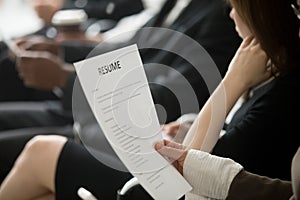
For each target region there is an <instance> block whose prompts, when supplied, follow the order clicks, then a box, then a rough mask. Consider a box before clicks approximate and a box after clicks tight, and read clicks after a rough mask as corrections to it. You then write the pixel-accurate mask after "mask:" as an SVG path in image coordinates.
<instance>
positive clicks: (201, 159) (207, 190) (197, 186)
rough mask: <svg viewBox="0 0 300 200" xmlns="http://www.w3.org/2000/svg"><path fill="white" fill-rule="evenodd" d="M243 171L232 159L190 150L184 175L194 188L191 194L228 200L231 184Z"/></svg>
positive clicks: (185, 163)
mask: <svg viewBox="0 0 300 200" xmlns="http://www.w3.org/2000/svg"><path fill="white" fill-rule="evenodd" d="M242 169H243V167H242V166H241V165H240V164H238V163H236V162H234V161H233V160H231V159H228V158H221V157H217V156H213V155H211V154H209V153H206V152H202V151H196V150H190V151H189V153H188V155H187V157H186V159H185V162H184V168H183V175H184V177H185V178H186V180H187V181H188V182H189V183H190V184H191V186H192V187H193V190H192V191H191V193H193V194H195V195H198V196H203V197H207V198H208V199H226V197H227V195H228V191H229V188H230V185H231V182H232V181H233V179H234V177H235V176H236V175H237V174H238V173H239V172H240V171H241V170H242Z"/></svg>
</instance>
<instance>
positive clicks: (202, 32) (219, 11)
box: [64, 0, 240, 122]
mask: <svg viewBox="0 0 300 200" xmlns="http://www.w3.org/2000/svg"><path fill="white" fill-rule="evenodd" d="M156 18H157V16H155V17H154V18H153V19H152V20H150V21H149V22H148V23H147V25H146V26H145V27H151V26H153V25H154V24H156V23H155V21H156V20H157V19H156ZM169 28H170V29H171V30H176V31H179V32H181V33H183V34H186V35H187V36H189V37H191V38H192V39H194V40H195V41H196V43H199V44H201V45H202V46H203V47H204V48H205V49H206V51H207V52H208V53H209V55H210V56H211V57H212V59H213V61H214V62H215V63H216V65H217V67H218V70H219V72H220V73H221V76H222V75H224V74H225V72H226V70H227V66H228V64H229V61H230V60H231V58H232V56H233V54H234V52H235V51H236V49H237V47H238V45H239V43H240V39H239V38H238V36H237V34H236V33H235V30H234V25H233V22H232V20H230V19H229V16H228V7H227V6H226V4H225V2H224V1H222V0H193V1H192V2H191V3H190V5H189V6H188V7H187V8H186V9H185V10H184V11H183V12H182V13H181V15H180V16H179V18H178V19H177V20H176V21H175V22H174V23H173V24H172V25H171V26H170V27H169ZM135 43H136V44H137V45H138V46H139V47H144V46H151V45H152V46H157V45H158V44H164V45H163V46H165V47H171V48H170V49H171V50H172V48H173V47H174V48H178V46H176V45H178V44H179V38H176V36H174V35H173V36H169V35H168V33H162V32H159V33H157V32H156V31H143V30H141V31H138V32H137V34H136V35H135V36H134V37H133V39H132V40H130V41H129V42H126V43H123V44H117V45H111V44H109V43H108V44H105V43H103V44H100V46H101V48H100V47H99V48H96V49H94V50H93V53H92V55H90V56H89V57H91V56H93V55H98V54H100V53H104V52H107V51H111V50H114V49H117V48H121V47H124V46H127V45H130V44H135ZM145 43H146V44H145ZM72 45H74V44H72ZM94 47H95V46H93V47H90V46H80V48H78V49H76V48H74V46H72V47H71V48H69V47H68V44H65V50H66V52H68V53H67V54H68V55H73V56H74V55H77V56H76V57H77V58H80V59H84V58H85V57H86V56H87V54H88V53H89V52H90V51H91V48H94ZM180 48H181V49H182V52H183V53H184V54H185V55H187V56H191V55H192V56H193V58H194V59H195V60H197V62H198V65H199V66H198V67H199V68H205V67H207V66H206V65H213V64H212V63H213V62H210V63H209V62H208V61H206V60H207V58H206V55H204V53H203V52H202V54H200V53H199V54H196V55H193V53H194V52H196V51H193V50H194V49H193V47H191V45H188V44H182V46H180ZM140 52H141V56H142V59H143V62H144V64H149V63H159V64H164V65H167V66H169V67H170V68H171V69H170V70H168V71H163V72H160V71H158V70H159V67H158V65H156V67H153V65H152V66H148V67H147V66H145V71H146V74H147V77H148V81H149V82H151V83H153V84H151V85H150V88H151V92H152V95H153V99H154V101H155V103H157V104H160V105H162V106H163V107H164V108H165V109H166V111H167V113H168V116H167V120H166V121H167V122H169V121H172V120H175V119H176V118H177V117H179V116H180V115H181V114H185V113H189V112H198V111H199V109H200V108H201V107H202V106H203V105H204V103H205V102H206V100H207V99H208V97H209V92H208V88H207V86H206V83H205V82H204V80H203V77H202V76H201V75H200V74H199V73H198V72H197V71H196V70H195V67H194V66H192V65H191V64H190V63H189V62H187V61H186V60H185V59H184V58H182V57H180V56H178V55H175V54H174V53H170V51H169V52H166V51H164V50H159V49H149V48H148V49H143V50H141V51H140ZM66 60H68V61H69V62H73V61H74V59H68V58H66ZM76 60H78V59H76ZM204 63H206V64H204ZM174 71H177V72H179V73H180V74H181V75H183V76H184V77H185V78H186V80H188V82H189V84H190V85H191V87H192V88H193V90H194V91H195V93H196V96H195V98H190V97H189V95H186V93H187V92H186V91H188V90H187V89H185V88H186V86H185V84H184V82H181V79H180V78H179V76H178V75H174ZM221 76H220V77H221ZM75 77H76V76H74V75H73V78H75ZM210 78H211V80H214V78H215V77H210ZM69 83H70V84H69V85H67V87H66V88H65V90H66V91H67V90H71V88H73V82H72V81H69ZM217 84H218V81H217V79H216V81H215V84H214V85H213V86H212V87H213V88H215V87H216V86H217ZM167 87H169V88H171V89H172V88H176V90H178V91H179V92H178V93H179V98H178V96H177V98H176V97H175V95H174V94H173V92H174V91H172V90H170V89H167ZM67 93H68V94H71V93H70V92H67ZM70 97H71V96H67V95H66V96H65V99H64V104H65V105H66V107H67V106H68V105H71V104H70V102H71V99H70ZM180 98H181V99H183V102H184V103H183V104H184V106H185V107H186V109H183V110H180V103H179V102H178V100H177V99H180ZM195 99H196V100H198V102H196V104H199V106H197V105H195V104H193V103H192V101H193V100H195ZM189 104H190V106H189ZM181 106H182V104H181ZM181 109H182V107H181ZM162 118H163V117H162ZM163 122H165V121H163Z"/></svg>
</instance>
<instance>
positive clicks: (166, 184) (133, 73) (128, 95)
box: [74, 45, 192, 200]
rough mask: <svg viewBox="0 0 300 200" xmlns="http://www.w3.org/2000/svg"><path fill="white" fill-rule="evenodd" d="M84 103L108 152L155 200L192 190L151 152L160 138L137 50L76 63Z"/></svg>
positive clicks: (112, 53)
mask: <svg viewBox="0 0 300 200" xmlns="http://www.w3.org/2000/svg"><path fill="white" fill-rule="evenodd" d="M74 66H75V68H76V72H77V75H78V78H79V81H80V83H81V86H82V89H83V91H84V93H85V95H86V97H87V100H88V103H89V105H90V107H91V109H92V111H93V113H94V115H95V117H96V119H97V121H98V123H99V125H100V127H101V128H102V130H103V132H104V134H105V136H106V138H107V139H108V141H109V143H110V144H111V146H112V148H113V149H114V151H115V152H116V154H117V155H118V156H119V158H120V159H121V161H122V162H123V163H124V164H125V166H126V167H127V168H128V170H129V171H130V172H131V173H132V175H133V176H135V177H136V178H137V179H138V180H139V183H140V184H141V185H142V186H143V187H144V189H145V190H146V191H147V192H148V193H149V194H150V195H151V196H152V197H153V198H154V199H164V200H169V199H170V200H174V199H179V198H181V197H182V196H183V195H184V194H186V193H187V192H189V191H190V190H191V189H192V188H191V186H190V185H189V184H188V183H187V181H186V180H185V179H184V178H183V177H182V176H181V174H180V173H179V172H178V171H177V170H176V169H175V168H174V167H173V166H172V165H171V164H170V163H169V162H168V161H167V160H166V159H165V158H163V157H162V156H161V155H160V154H159V153H158V152H156V151H155V149H154V143H155V142H157V141H162V133H161V130H160V124H159V122H158V118H157V114H156V111H155V107H154V103H153V99H152V96H151V93H150V89H149V85H148V81H147V78H146V74H145V71H144V68H143V63H142V60H141V57H140V55H139V52H138V48H137V45H132V46H128V47H125V48H122V49H119V50H116V51H113V52H109V53H106V54H103V55H99V56H96V57H93V58H89V59H87V60H84V61H81V62H78V63H75V64H74Z"/></svg>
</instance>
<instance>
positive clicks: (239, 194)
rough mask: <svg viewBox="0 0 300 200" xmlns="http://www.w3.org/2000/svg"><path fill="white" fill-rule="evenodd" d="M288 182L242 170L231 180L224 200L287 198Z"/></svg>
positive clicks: (288, 197) (283, 199)
mask: <svg viewBox="0 0 300 200" xmlns="http://www.w3.org/2000/svg"><path fill="white" fill-rule="evenodd" d="M292 195H293V194H292V186H291V183H290V182H287V181H281V180H279V179H270V178H267V177H262V176H258V175H254V174H251V173H249V172H247V171H245V170H242V171H241V172H240V173H239V174H238V175H237V176H236V177H235V178H234V179H233V181H232V183H231V186H230V189H229V193H228V196H227V198H226V200H238V199H243V200H252V199H255V200H265V199H272V200H289V199H290V197H291V196H292Z"/></svg>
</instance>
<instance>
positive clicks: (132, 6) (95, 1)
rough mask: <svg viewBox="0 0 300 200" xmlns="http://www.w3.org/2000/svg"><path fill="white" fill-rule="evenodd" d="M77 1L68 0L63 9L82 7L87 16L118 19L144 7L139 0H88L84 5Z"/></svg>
mask: <svg viewBox="0 0 300 200" xmlns="http://www.w3.org/2000/svg"><path fill="white" fill-rule="evenodd" d="M76 2H77V1H74V0H73V1H69V2H67V3H66V4H65V6H64V9H70V8H83V9H84V10H85V12H86V13H87V15H88V16H89V18H96V19H113V20H116V21H118V20H120V19H121V18H123V17H125V16H129V15H133V14H136V13H138V12H140V11H142V10H143V9H144V6H143V3H142V1H141V0H88V1H87V3H86V5H83V6H82V7H81V5H79V4H78V3H76Z"/></svg>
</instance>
